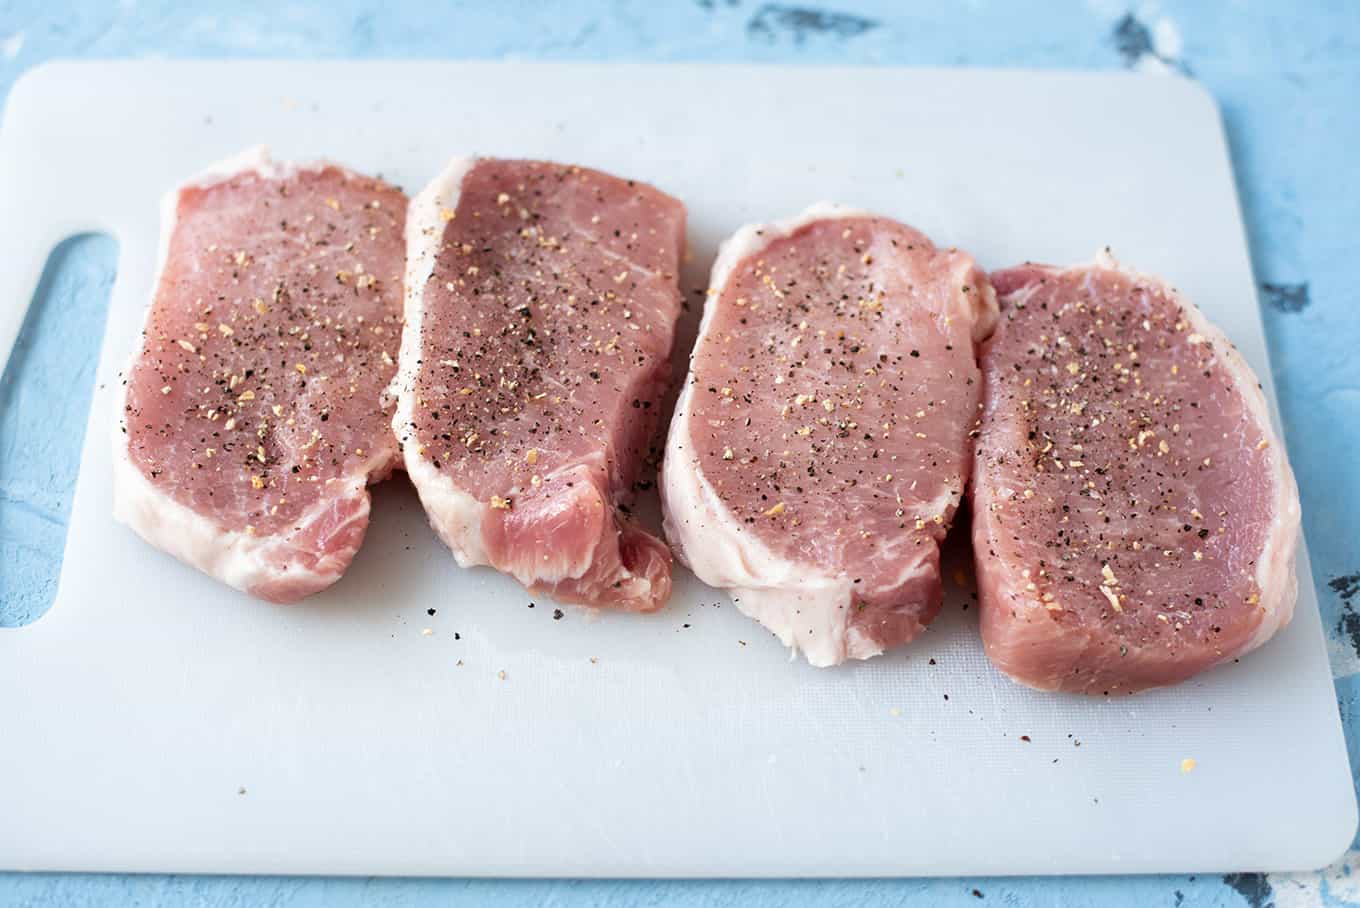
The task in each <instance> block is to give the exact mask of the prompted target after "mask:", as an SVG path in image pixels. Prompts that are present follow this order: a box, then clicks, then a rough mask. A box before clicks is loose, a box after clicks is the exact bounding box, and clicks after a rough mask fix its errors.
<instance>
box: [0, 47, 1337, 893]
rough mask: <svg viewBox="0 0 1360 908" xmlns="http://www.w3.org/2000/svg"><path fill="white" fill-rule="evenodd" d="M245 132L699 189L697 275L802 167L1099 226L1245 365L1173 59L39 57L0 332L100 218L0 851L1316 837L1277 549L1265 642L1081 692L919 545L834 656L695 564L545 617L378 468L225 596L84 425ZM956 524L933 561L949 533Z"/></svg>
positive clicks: (887, 206) (615, 858)
mask: <svg viewBox="0 0 1360 908" xmlns="http://www.w3.org/2000/svg"><path fill="white" fill-rule="evenodd" d="M261 141H264V142H268V143H269V144H270V145H272V146H273V149H274V151H275V152H276V154H277V155H279V156H280V157H285V158H286V157H300V158H312V157H315V156H321V155H325V156H330V157H333V158H335V159H337V160H340V161H343V162H345V163H347V164H350V165H352V166H354V167H356V168H358V169H360V170H366V171H371V172H375V173H381V174H382V175H383V176H386V177H388V178H390V179H393V180H396V181H397V182H399V183H401V184H402V185H403V186H405V187H406V188H407V189H408V190H412V191H414V190H416V189H418V188H419V187H420V185H421V184H422V183H423V182H424V181H425V180H426V179H427V178H429V177H431V176H432V175H434V174H435V173H436V172H437V171H438V170H439V168H440V167H441V165H442V164H443V163H444V161H445V159H446V158H447V157H449V156H450V155H453V154H467V153H469V152H476V153H485V154H499V155H518V156H542V157H548V158H556V159H560V160H565V161H572V162H579V163H583V164H590V165H593V166H596V167H601V168H604V169H606V170H611V171H615V172H618V173H620V174H626V175H630V176H635V177H638V178H642V179H646V180H649V181H653V182H655V183H656V184H657V185H659V186H661V187H662V188H664V189H665V190H667V191H668V192H671V193H674V194H676V195H678V196H679V197H680V198H682V199H684V200H685V201H686V203H688V205H689V210H690V218H691V221H690V224H691V227H690V243H691V251H692V262H691V263H690V264H689V266H688V267H687V269H686V274H685V279H686V280H687V281H688V287H689V288H690V289H693V288H695V287H701V286H702V283H703V276H704V274H705V272H706V270H707V268H708V264H709V262H710V261H711V259H712V256H713V254H714V250H715V248H716V244H717V242H718V241H719V239H720V238H721V237H722V236H724V235H725V234H727V233H728V232H729V231H731V230H732V229H733V228H734V227H736V226H737V225H739V224H741V223H743V222H746V221H750V220H756V219H766V218H773V217H780V216H784V215H788V214H790V213H793V212H796V211H798V210H800V209H801V208H802V207H803V206H804V205H806V204H808V203H809V202H812V201H816V200H819V199H834V200H838V201H841V202H846V203H849V204H851V205H856V206H862V207H865V208H871V209H875V210H878V211H881V212H884V213H886V214H889V215H893V216H895V217H899V218H902V219H904V220H906V221H909V222H911V223H912V224H914V225H916V226H917V227H920V228H921V229H923V230H925V231H926V232H927V233H929V234H930V235H931V236H933V237H934V238H935V239H936V240H937V242H940V243H942V244H958V245H960V246H964V247H966V248H968V249H970V250H971V251H972V252H973V253H974V254H976V256H977V257H978V258H979V260H980V261H981V262H982V263H984V264H985V265H986V266H988V267H999V266H1004V265H1010V264H1013V263H1015V262H1018V261H1020V260H1022V259H1025V258H1035V259H1041V260H1049V261H1055V262H1064V263H1065V262H1071V261H1075V260H1084V259H1086V258H1088V257H1089V256H1090V255H1091V254H1092V253H1093V252H1094V251H1095V249H1096V247H1097V246H1099V245H1104V244H1107V243H1108V244H1110V245H1112V246H1113V247H1114V249H1115V250H1116V252H1117V253H1119V254H1120V255H1122V256H1123V257H1124V258H1125V259H1126V260H1127V261H1128V262H1130V263H1132V264H1134V265H1136V266H1138V267H1140V268H1143V269H1147V270H1151V271H1156V272H1160V273H1162V274H1164V275H1166V276H1168V277H1169V278H1170V279H1171V280H1172V281H1174V282H1175V283H1176V284H1178V285H1179V286H1181V287H1182V288H1183V289H1184V290H1186V291H1187V292H1188V293H1189V295H1190V297H1191V299H1194V300H1196V301H1197V302H1198V303H1199V304H1200V305H1201V306H1203V308H1204V309H1205V311H1206V312H1207V313H1208V314H1209V315H1210V317H1211V318H1213V319H1214V320H1215V321H1216V322H1218V324H1219V325H1221V326H1222V327H1223V328H1224V330H1226V331H1227V333H1228V335H1229V336H1230V337H1231V338H1232V339H1233V340H1234V341H1235V342H1236V343H1237V344H1238V345H1239V346H1240V347H1241V349H1242V352H1243V353H1244V354H1245V355H1246V357H1247V359H1248V361H1250V362H1251V364H1252V365H1253V366H1254V367H1255V368H1256V370H1257V372H1258V373H1259V374H1260V375H1261V377H1262V379H1263V380H1265V381H1266V384H1267V392H1268V393H1269V391H1270V389H1269V384H1270V382H1269V378H1270V370H1269V368H1268V364H1267V361H1266V349H1265V344H1264V342H1263V338H1262V333H1261V326H1260V322H1259V320H1258V314H1257V303H1256V296H1255V292H1254V287H1253V281H1252V275H1251V267H1250V264H1249V261H1248V258H1247V250H1246V244H1245V242H1244V235H1243V229H1242V224H1241V220H1240V216H1239V212H1238V205H1237V200H1236V196H1235V194H1234V189H1233V181H1232V175H1231V171H1230V165H1229V161H1228V156H1227V153H1226V149H1225V145H1224V141H1223V134H1222V131H1221V128H1220V125H1219V117H1218V113H1217V111H1216V109H1215V107H1214V104H1213V102H1212V101H1211V100H1210V98H1209V97H1208V96H1207V95H1206V94H1204V92H1203V91H1202V90H1201V89H1200V88H1198V87H1196V86H1195V85H1193V84H1192V83H1189V82H1185V81H1181V80H1179V79H1176V78H1170V77H1145V76H1134V75H1124V74H1100V75H1083V74H1055V73H1021V72H984V71H952V70H908V69H832V68H776V67H720V66H707V65H705V66H621V65H589V66H578V65H553V64H532V65H531V64H518V63H516V64H489V63H477V64H453V63H316V64H300V63H279V64H273V63H220V64H219V63H98V64H60V65H55V66H48V67H43V68H41V69H40V70H38V71H36V72H34V73H32V74H30V75H28V76H26V77H25V78H24V79H22V80H21V81H20V83H19V84H18V85H16V86H15V88H14V91H13V94H12V95H11V97H10V100H9V109H8V111H7V112H6V117H5V121H4V128H3V130H2V131H0V202H2V203H3V208H2V210H3V218H0V286H3V287H5V288H6V291H7V292H8V293H9V294H11V298H10V299H9V301H8V302H7V303H5V304H4V307H3V311H0V350H5V351H7V350H8V347H9V340H10V336H11V335H10V334H9V333H8V332H7V331H6V330H5V329H6V326H17V323H18V318H19V315H20V312H21V310H22V309H23V307H24V305H25V302H26V300H27V297H28V291H29V288H31V287H32V285H33V283H34V278H35V277H36V275H37V272H38V269H39V267H40V265H41V262H42V261H43V258H44V257H45V256H46V254H47V252H48V251H49V249H50V248H51V246H52V245H53V244H54V243H55V242H56V241H57V240H59V239H60V238H61V237H63V236H65V235H67V234H69V233H70V232H72V231H75V230H84V229H95V230H107V231H110V232H111V233H113V234H114V235H116V236H117V238H118V240H119V242H120V244H121V247H120V259H119V268H118V279H117V283H116V286H115V288H114V292H113V300H112V303H111V305H110V308H109V323H108V329H107V333H106V339H105V342H104V345H103V352H102V355H101V361H100V367H99V372H98V376H99V378H98V381H99V387H98V390H97V391H96V393H95V396H94V404H93V409H92V413H91V416H90V423H89V429H88V433H87V437H86V440H85V451H84V461H83V464H82V467H81V471H80V480H79V483H78V485H77V488H76V496H75V503H74V506H73V508H72V512H71V524H70V536H69V541H68V544H67V549H66V556H65V567H64V571H63V574H62V579H61V585H60V589H59V592H58V595H57V601H56V604H55V605H54V606H53V608H52V610H51V612H50V613H48V614H47V615H46V616H45V617H44V618H42V619H40V620H39V621H38V622H36V623H35V624H33V625H32V626H29V627H27V628H23V629H20V630H4V631H0V691H2V692H3V693H2V694H0V866H3V867H5V868H24V869H63V870H129V871H210V872H227V873H236V872H241V873H244V872H269V873H340V874H505V875H591V876H593V875H617V876H757V875H780V876H786V875H787V876H803V875H896V874H1027V873H1055V872H1056V873H1106V872H1141V871H1184V872H1192V871H1213V870H1218V871H1228V870H1286V869H1302V868H1311V867H1316V866H1319V865H1321V864H1324V863H1325V862H1327V861H1329V860H1330V859H1331V858H1333V857H1334V856H1336V855H1337V854H1338V853H1340V852H1341V851H1342V850H1343V848H1344V847H1345V846H1346V845H1347V843H1349V842H1350V840H1351V836H1352V834H1353V832H1354V830H1355V826H1356V808H1355V797H1354V794H1353V789H1352V782H1351V776H1350V771H1349V768H1348V766H1347V759H1346V752H1345V747H1344V744H1343V740H1342V735H1341V727H1340V723H1339V720H1338V715H1337V707H1336V702H1335V698H1334V693H1333V689H1332V681H1331V677H1330V673H1329V671H1328V667H1327V659H1326V656H1325V653H1324V642H1323V636H1322V630H1321V627H1320V623H1319V618H1318V611H1317V603H1316V601H1315V598H1314V593H1313V584H1312V582H1311V579H1310V574H1309V570H1308V560H1307V558H1306V556H1305V557H1301V559H1300V563H1299V576H1300V579H1301V583H1300V589H1301V596H1300V601H1299V605H1298V613H1297V617H1296V618H1295V620H1294V623H1293V624H1292V625H1291V626H1290V627H1289V628H1288V629H1287V630H1285V631H1284V632H1283V633H1281V634H1280V635H1279V636H1278V637H1277V638H1276V639H1275V640H1274V641H1272V642H1271V643H1270V644H1269V645H1267V646H1266V647H1265V648H1264V649H1263V650H1261V651H1259V652H1258V653H1255V654H1253V655H1251V656H1250V657H1249V658H1247V659H1244V660H1243V661H1242V662H1241V663H1240V664H1236V665H1229V666H1226V667H1223V668H1221V669H1218V670H1216V671H1213V672H1211V673H1209V674H1207V675H1206V676H1204V677H1202V678H1200V679H1197V680H1194V681H1191V682H1190V683H1187V684H1184V685H1181V686H1180V687H1178V688H1175V689H1173V690H1166V691H1158V692H1152V693H1148V694H1144V695H1142V696H1138V697H1135V698H1132V699H1126V698H1125V699H1100V698H1090V699H1088V698H1082V697H1074V696H1064V695H1053V694H1042V693H1036V692H1034V691H1030V690H1027V689H1025V688H1022V687H1019V686H1017V685H1014V684H1012V683H1011V682H1010V681H1008V680H1006V679H1005V678H1003V677H1001V676H1000V675H999V674H998V673H997V672H996V671H995V670H993V669H992V668H991V667H990V665H989V664H988V662H987V660H986V659H985V658H984V657H983V654H982V650H981V648H980V646H979V644H978V639H977V633H976V623H975V615H976V609H975V608H974V609H969V610H968V611H964V610H963V609H962V608H961V606H962V604H963V603H964V602H966V601H967V598H968V597H967V594H966V592H964V591H963V590H962V589H961V588H960V587H958V586H957V585H956V584H955V583H954V582H953V581H952V580H949V579H947V581H946V587H947V588H948V590H949V594H948V601H947V603H946V606H945V610H944V614H943V615H942V616H941V618H940V619H939V621H938V622H937V623H936V624H935V626H934V627H932V628H931V629H930V631H929V632H928V633H927V634H926V635H925V636H924V637H923V638H922V639H921V640H920V641H919V642H917V643H915V644H913V645H912V646H910V647H908V648H906V649H903V650H901V651H899V652H895V653H893V654H891V655H889V656H887V657H885V658H879V659H874V660H872V661H870V662H867V663H862V664H855V665H847V666H844V667H842V668H839V669H835V670H815V669H811V668H809V667H807V666H806V665H804V664H802V663H801V662H793V663H790V662H789V661H788V660H787V658H786V657H785V653H784V651H783V650H782V649H781V648H780V647H779V645H778V644H777V643H776V642H775V641H774V639H773V638H772V637H770V636H769V635H768V634H767V633H766V632H765V631H763V630H762V629H761V628H759V627H758V626H756V625H754V624H752V623H751V622H749V621H747V620H746V619H744V618H743V617H742V616H741V615H739V614H738V613H737V612H736V610H735V609H734V608H733V607H732V606H731V605H730V604H728V602H727V601H726V599H725V597H723V596H722V595H720V594H717V593H715V592H713V591H711V590H709V589H706V588H704V587H703V586H701V585H699V584H698V583H697V582H695V581H694V580H693V579H692V578H691V577H689V576H688V574H686V573H684V572H681V573H680V575H679V576H678V577H677V582H676V585H675V596H674V599H673V600H672V602H671V604H670V606H669V608H667V609H666V610H665V611H663V612H662V613H660V614H657V615H653V616H624V615H602V616H600V617H599V618H598V619H597V620H588V617H587V616H586V615H585V614H583V613H582V612H578V611H568V612H567V614H566V616H565V617H563V618H562V619H560V620H554V618H553V606H552V603H550V602H547V601H544V600H542V599H534V597H530V596H528V595H526V594H525V593H524V592H523V591H522V590H521V589H520V588H519V587H518V586H516V585H515V584H514V583H513V582H511V581H509V580H507V579H505V578H503V577H500V576H498V575H496V574H495V573H493V572H491V571H488V570H473V571H464V570H459V569H458V568H457V567H456V566H455V565H454V563H453V559H452V558H451V557H450V556H449V554H448V552H446V551H445V550H444V549H443V548H442V547H441V546H440V545H439V544H438V543H437V542H436V540H435V537H434V535H433V534H432V533H431V531H430V530H429V529H428V527H427V525H426V523H425V519H424V517H423V515H422V514H421V512H420V509H419V507H418V505H417V502H416V499H415V497H414V496H413V495H412V493H411V492H410V491H409V489H408V488H407V487H406V486H405V484H404V481H402V480H397V481H394V482H392V483H389V484H388V485H387V486H384V487H382V488H381V489H379V490H378V492H377V494H376V501H375V507H374V520H373V525H372V527H371V529H370V531H369V536H368V541H367V542H366V544H365V546H364V548H363V550H362V551H361V552H360V553H359V557H358V558H357V560H356V561H355V563H354V565H353V567H352V569H351V570H350V572H349V575H348V576H347V577H346V578H345V579H344V580H343V581H342V582H341V583H339V584H338V585H337V586H335V587H334V588H333V589H332V590H330V591H328V592H327V593H325V594H323V595H321V596H317V597H316V598H314V599H312V600H310V601H309V602H308V603H307V604H305V605H302V606H295V607H277V606H270V605H265V604H262V603H259V602H254V601H252V600H249V599H247V598H246V597H244V596H243V595H241V594H239V593H236V592H233V591H232V590H229V589H227V588H225V587H222V586H219V585H217V584H216V583H214V582H212V581H211V580H209V579H207V578H206V577H203V576H201V575H199V574H197V573H196V572H194V571H192V570H190V569H188V568H185V567H183V566H181V565H179V564H178V563H176V562H174V561H172V560H171V559H170V558H168V557H166V556H164V555H161V554H159V553H158V552H155V551H153V550H151V549H150V548H148V547H147V546H146V545H144V544H143V543H141V542H140V541H139V540H138V539H136V538H135V537H134V536H133V535H132V533H131V532H129V531H128V530H126V529H124V528H123V527H121V526H117V525H115V524H114V523H113V520H112V519H111V517H110V513H109V509H110V505H109V476H110V467H109V443H108V439H109V431H110V422H111V420H112V417H113V413H112V396H113V388H114V386H115V385H116V383H117V381H118V369H119V367H120V365H121V364H122V363H123V361H124V359H125V356H126V355H127V353H128V351H129V350H130V349H131V347H132V345H133V343H134V340H135V337H136V333H137V330H138V326H139V324H140V321H141V313H142V309H143V307H144V305H145V303H146V301H147V299H148V295H149V293H150V292H151V284H150V281H151V275H152V269H153V258H154V252H155V247H156V240H157V231H158V224H157V201H158V198H159V196H160V194H161V193H162V192H163V191H164V190H166V189H168V188H169V187H171V186H172V185H173V184H174V183H175V182H177V181H178V180H179V179H181V178H183V177H184V176H186V175H188V174H191V173H193V172H195V171H197V170H198V169H200V168H201V167H202V166H203V165H204V164H206V163H208V162H211V161H214V160H216V159H218V158H221V157H224V156H226V155H228V154H230V153H233V152H235V151H238V150H240V149H241V148H243V147H245V146H247V145H250V144H252V143H256V142H261ZM691 298H692V299H695V300H697V299H698V297H693V296H692V297H691ZM696 314H697V313H691V315H690V319H689V321H688V322H687V336H686V338H685V343H686V344H687V343H688V339H689V337H690V336H692V332H693V318H694V316H695V315H696ZM89 330H91V331H99V330H100V326H98V325H90V327H89ZM686 349H687V347H686ZM53 404H54V406H58V405H60V402H57V401H54V402H53ZM951 558H952V562H949V563H947V564H946V577H947V578H949V577H952V575H953V573H954V566H955V565H958V564H963V563H966V549H965V548H962V547H959V546H957V545H956V551H955V552H954V553H953V555H952V556H951ZM531 599H534V601H536V602H537V607H536V608H533V609H530V608H528V603H529V602H530V601H531ZM427 608H435V609H437V610H438V612H437V614H436V615H434V616H433V617H431V616H429V615H428V614H427V612H426V609H427ZM423 628H431V629H433V633H432V634H430V635H425V634H423V633H422V629H423ZM742 641H744V644H743V642H742ZM931 660H934V662H933V664H932V661H931ZM502 672H503V673H504V676H503V677H502V676H501V675H500V673H502ZM946 695H947V697H948V699H946ZM1022 736H1028V740H1026V739H1025V738H1024V737H1022ZM1078 742H1080V746H1077V745H1078ZM1186 758H1191V759H1194V760H1195V761H1197V767H1196V768H1195V769H1194V771H1193V772H1189V773H1186V772H1182V767H1181V762H1182V760H1183V759H1186Z"/></svg>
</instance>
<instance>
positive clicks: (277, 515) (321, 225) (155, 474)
mask: <svg viewBox="0 0 1360 908" xmlns="http://www.w3.org/2000/svg"><path fill="white" fill-rule="evenodd" d="M405 216H406V197H405V196H404V195H403V194H402V192H401V191H400V190H399V189H397V188H395V187H393V186H389V185H387V184H386V183H383V182H381V181H379V180H375V179H373V178H371V177H366V176H361V175H359V174H357V173H353V172H351V171H349V170H346V169H344V168H342V167H338V166H336V165H333V164H312V165H303V166H295V165H292V164H283V163H275V162H272V161H271V160H269V157H268V155H267V154H266V153H265V152H264V150H263V149H256V150H254V151H251V152H247V153H246V154H244V155H242V156H240V157H237V158H234V159H232V160H230V161H225V162H223V163H221V164H219V165H216V166H214V167H213V168H211V169H210V170H209V171H207V172H206V173H204V174H203V175H201V176H199V177H197V178H195V179H193V180H191V181H190V182H188V183H187V184H185V185H184V186H182V187H181V188H180V189H179V190H177V191H175V192H173V193H171V194H170V195H169V196H167V198H166V200H165V203H164V209H163V216H162V248H161V253H160V268H159V276H158V278H157V280H156V284H155V288H156V289H155V296H154V298H153V299H152V302H151V306H150V309H149V311H148V313H147V317H146V323H145V326H144V328H143V332H142V341H141V345H140V349H139V350H138V351H137V353H136V355H135V357H134V359H133V362H132V364H131V366H130V367H129V368H128V370H127V371H126V373H125V375H124V381H123V393H122V395H121V397H120V400H119V421H118V431H117V432H115V437H114V460H113V462H114V485H113V491H114V516H115V517H116V518H117V519H119V520H121V521H122V522H124V523H126V524H128V525H129V526H130V527H132V528H133V529H134V530H136V531H137V533H138V534H139V535H141V536H142V538H144V539H145V540H146V541H147V542H150V543H151V544H152V545H154V546H156V547H158V548H161V549H163V550H165V551H167V552H169V553H170V554H172V555H174V556H175V557H177V558H179V559H180V560H181V561H184V562H186V563H188V564H191V565H193V566H194V567H197V568H198V569H199V570H202V571H204V572H205V573H208V574H211V575H212V576H213V577H216V578H217V579H219V580H221V581H223V582H224V583H227V584H230V585H231V586H234V587H236V588H238V589H241V590H245V591H246V592H248V593H250V594H251V595H253V596H258V597H260V598H262V599H268V600H271V601H274V602H293V601H295V600H298V599H301V598H303V597H304V596H307V595H310V594H312V593H315V592H317V591H319V590H322V589H324V588H326V587H327V586H329V585H331V584H332V583H334V582H335V581H336V580H338V579H339V578H340V575H341V574H343V573H344V571H345V569H346V568H347V567H348V566H349V563H350V560H351V559H352V558H353V557H354V553H355V552H356V551H357V550H358V548H359V544H360V543H361V542H362V541H363V537H364V530H365V529H366V527H367V526H368V514H369V496H368V491H367V488H366V487H367V485H368V484H369V483H371V482H376V481H378V480H380V479H383V478H384V477H386V476H387V475H388V474H389V473H390V472H391V471H392V468H393V467H394V466H395V465H396V463H397V446H396V441H395V439H394V438H393V437H392V433H391V431H390V427H389V419H390V417H389V416H388V415H387V414H386V413H384V412H383V409H382V406H381V404H380V401H379V398H380V396H381V394H382V391H383V388H384V386H385V385H386V384H387V383H388V381H390V379H391V377H392V375H393V373H394V371H395V360H394V358H393V357H394V354H395V353H396V352H397V343H398V338H399V331H400V321H401V286H402V285H401V281H402V261H403V246H402V233H403V227H404V223H405Z"/></svg>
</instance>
